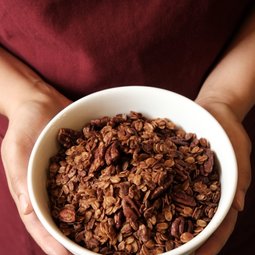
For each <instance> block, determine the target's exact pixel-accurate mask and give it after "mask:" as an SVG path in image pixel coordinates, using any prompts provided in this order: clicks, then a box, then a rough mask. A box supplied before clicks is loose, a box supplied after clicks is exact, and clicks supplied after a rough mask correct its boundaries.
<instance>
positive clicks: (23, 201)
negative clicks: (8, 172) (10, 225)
mask: <svg viewBox="0 0 255 255" xmlns="http://www.w3.org/2000/svg"><path fill="white" fill-rule="evenodd" d="M19 205H20V210H21V212H22V213H23V214H27V212H28V207H29V204H28V201H27V198H26V196H25V195H24V194H20V195H19Z"/></svg>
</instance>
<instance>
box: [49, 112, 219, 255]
mask: <svg viewBox="0 0 255 255" xmlns="http://www.w3.org/2000/svg"><path fill="white" fill-rule="evenodd" d="M57 139H58V142H59V145H60V149H59V152H58V153H57V155H55V156H53V157H52V158H51V162H50V166H49V175H48V182H47V190H48V194H49V198H50V208H51V212H52V216H53V218H54V220H55V222H56V224H57V226H58V227H59V228H60V229H61V231H62V232H63V233H64V234H65V235H66V236H68V237H69V238H70V239H72V240H73V241H75V242H76V243H78V244H80V245H81V246H83V247H85V248H87V249H89V250H92V251H94V252H97V253H100V254H115V255H120V254H123V255H124V254H139V255H147V254H160V253H163V252H166V251H169V250H172V249H174V248H176V247H179V246H180V245H182V244H184V243H186V242H188V241H189V240H191V239H192V238H193V237H194V236H196V235H197V234H199V233H200V232H201V231H202V230H203V229H204V228H205V227H206V226H207V224H208V223H209V222H210V220H211V219H212V217H213V215H214V214H215V212H216V210H217V206H218V202H219V199H220V181H219V173H218V169H217V164H215V155H214V153H213V151H212V150H211V149H210V145H209V142H208V141H207V140H206V139H205V138H200V139H198V138H197V136H196V134H192V133H186V132H185V131H184V130H183V129H181V128H180V127H178V126H176V125H175V124H174V123H173V122H171V121H170V120H168V119H165V118H155V119H149V118H146V117H145V116H143V115H142V114H141V113H137V112H130V113H129V114H118V115H116V116H114V117H102V118H99V119H95V120H92V121H90V122H89V123H88V124H86V125H85V126H84V128H83V129H82V130H78V131H77V130H71V129H67V128H62V129H60V130H59V134H58V137H57Z"/></svg>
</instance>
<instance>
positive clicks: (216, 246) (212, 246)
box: [195, 208, 238, 255]
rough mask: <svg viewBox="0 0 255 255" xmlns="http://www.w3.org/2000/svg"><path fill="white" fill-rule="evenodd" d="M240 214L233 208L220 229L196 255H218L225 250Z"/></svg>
mask: <svg viewBox="0 0 255 255" xmlns="http://www.w3.org/2000/svg"><path fill="white" fill-rule="evenodd" d="M237 215H238V212H237V211H236V209H234V208H231V209H230V211H229V213H228V215H227V216H226V218H225V219H224V221H223V222H222V224H221V225H220V226H219V228H218V229H217V230H216V231H215V232H214V233H213V235H212V236H211V237H210V238H209V239H208V240H207V241H206V242H205V244H203V246H201V247H200V248H199V249H198V250H197V251H196V252H195V255H216V254H218V253H219V251H220V250H221V249H222V248H223V246H224V245H225V243H226V242H227V240H228V238H229V236H230V235H231V233H232V232H233V230H234V226H235V223H236V220H237Z"/></svg>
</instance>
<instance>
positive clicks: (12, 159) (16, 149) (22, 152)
mask: <svg viewBox="0 0 255 255" xmlns="http://www.w3.org/2000/svg"><path fill="white" fill-rule="evenodd" d="M5 138H6V139H4V140H3V143H2V158H3V165H4V169H5V174H6V179H7V183H8V187H9V190H10V193H11V195H12V197H13V199H14V202H15V204H16V206H17V208H18V211H19V213H20V214H24V215H27V214H29V213H31V212H32V211H33V208H32V205H31V202H30V199H29V195H28V189H27V161H28V155H29V153H27V152H28V150H27V149H26V148H25V147H26V146H24V145H23V146H22V147H21V146H19V145H18V144H16V142H15V143H10V142H9V140H8V137H5ZM6 140H7V142H6ZM7 145H8V146H7ZM10 151H11V152H12V153H9V152H10Z"/></svg>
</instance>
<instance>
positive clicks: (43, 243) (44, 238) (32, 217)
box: [21, 212, 70, 255]
mask: <svg viewBox="0 0 255 255" xmlns="http://www.w3.org/2000/svg"><path fill="white" fill-rule="evenodd" d="M21 218H22V221H23V222H24V224H25V226H26V229H27V230H28V232H29V233H30V234H31V236H32V237H33V238H34V240H35V241H36V242H37V243H38V245H39V246H40V247H41V248H42V249H43V250H44V252H45V253H46V254H48V255H69V254H70V253H69V252H68V251H67V250H66V249H65V248H64V247H63V246H62V245H61V244H60V243H58V242H57V241H56V240H55V239H54V238H53V237H52V236H51V235H50V234H49V233H48V232H47V230H45V229H44V227H43V226H42V225H41V223H40V221H39V220H38V218H37V216H36V214H35V213H34V212H31V213H29V214H27V215H22V214H21Z"/></svg>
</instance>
